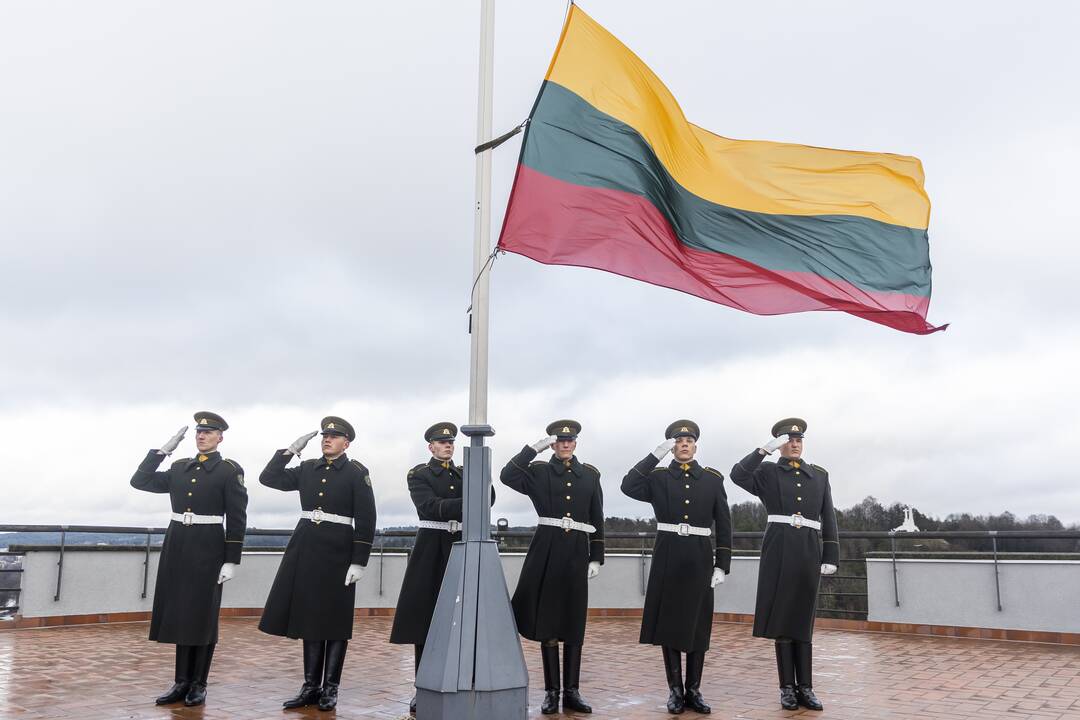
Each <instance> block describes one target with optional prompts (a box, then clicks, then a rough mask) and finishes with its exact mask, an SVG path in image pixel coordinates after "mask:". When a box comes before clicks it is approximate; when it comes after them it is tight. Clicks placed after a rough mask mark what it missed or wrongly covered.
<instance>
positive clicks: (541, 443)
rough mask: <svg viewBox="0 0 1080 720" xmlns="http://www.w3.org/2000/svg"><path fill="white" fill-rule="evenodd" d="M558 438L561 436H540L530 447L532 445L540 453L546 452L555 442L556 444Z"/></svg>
mask: <svg viewBox="0 0 1080 720" xmlns="http://www.w3.org/2000/svg"><path fill="white" fill-rule="evenodd" d="M558 439H559V438H557V437H555V436H554V435H548V436H547V437H546V438H540V439H539V440H537V441H536V442H534V443H533V444H532V445H530V446H529V447H531V448H532V449H533V450H535V451H536V452H538V453H539V452H544V451H545V450H547V449H548V448H549V447H551V446H552V445H553V444H555V441H556V440H558Z"/></svg>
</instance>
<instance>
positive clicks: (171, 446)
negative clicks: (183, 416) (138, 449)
mask: <svg viewBox="0 0 1080 720" xmlns="http://www.w3.org/2000/svg"><path fill="white" fill-rule="evenodd" d="M187 429H188V426H187V425H185V426H184V427H182V428H180V430H179V431H178V432H177V433H176V434H175V435H173V436H172V437H171V438H169V439H168V440H167V441H165V444H164V445H162V446H161V449H160V450H158V452H159V453H161V454H162V455H172V454H173V450H175V449H176V446H177V445H179V444H180V441H181V440H183V439H184V435H185V434H186V433H187Z"/></svg>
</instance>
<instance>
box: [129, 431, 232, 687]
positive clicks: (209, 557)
mask: <svg viewBox="0 0 1080 720" xmlns="http://www.w3.org/2000/svg"><path fill="white" fill-rule="evenodd" d="M228 427H229V424H228V423H226V422H225V420H223V419H222V417H221V416H220V415H217V414H215V413H212V412H198V413H195V446H196V448H197V449H198V451H199V452H198V454H197V455H196V456H195V457H193V458H183V459H182V460H177V461H176V462H174V463H173V464H172V465H170V466H169V469H168V470H165V471H163V472H155V471H156V470H157V468H158V466H159V465H161V461H162V460H164V459H165V457H166V456H167V455H171V454H172V452H173V451H174V450H176V448H177V446H178V445H179V444H180V441H181V440H183V439H184V435H185V434H186V433H187V429H188V428H187V426H186V425H185V426H184V427H182V428H180V431H179V432H178V433H176V435H174V436H173V437H171V438H170V439H169V441H168V442H166V443H165V444H164V445H162V446H161V449H160V450H151V451H150V452H149V453H147V455H146V459H144V460H143V461H142V463H141V464H140V465H139V469H138V470H136V471H135V474H134V475H132V476H131V486H132V487H134V488H137V489H139V490H145V491H146V492H152V493H169V501H170V503H171V505H172V520H171V521H170V522H169V528H168V529H167V530H166V531H165V541H164V543H163V544H162V546H161V556H160V558H159V560H158V573H157V584H156V585H155V586H154V611H153V614H152V615H151V618H150V639H151V640H156V641H158V642H162V643H174V644H175V645H176V676H175V678H174V684H173V686H172V688H171V689H170V690H169V691H168V692H167V693H165V694H164V695H162V696H161V697H159V698H158V699H157V700H156V702H157V704H158V705H168V704H170V703H175V702H179V701H181V700H183V701H184V705H187V706H189V707H190V706H193V705H202V704H203V703H204V702H206V679H207V677H208V676H209V675H210V662H211V660H213V657H214V646H215V645H216V644H217V639H218V611H219V610H220V608H221V585H222V583H224V582H225V581H227V580H230V579H232V577H233V574H234V572H235V569H236V566H237V565H239V564H240V552H241V550H242V549H243V547H244V530H245V528H246V525H247V489H246V488H245V487H244V470H243V469H242V468H241V467H240V465H238V464H237V463H235V462H233V461H232V460H229V459H227V458H223V457H221V453H219V452H218V450H217V448H218V445H220V444H221V441H222V433H224V431H225V430H227V429H228ZM222 521H224V522H225V527H222Z"/></svg>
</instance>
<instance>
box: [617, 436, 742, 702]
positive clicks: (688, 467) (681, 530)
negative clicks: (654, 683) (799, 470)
mask: <svg viewBox="0 0 1080 720" xmlns="http://www.w3.org/2000/svg"><path fill="white" fill-rule="evenodd" d="M664 437H665V438H667V439H666V440H665V441H664V442H663V443H661V444H660V445H659V446H657V448H656V449H655V450H653V452H652V453H651V454H649V455H646V456H645V459H644V460H642V461H641V462H639V463H638V464H637V465H635V466H634V467H633V468H631V469H630V472H628V473H627V474H626V477H624V478H623V481H622V491H623V492H624V493H625V494H627V495H629V496H630V497H632V498H634V499H635V500H641V501H642V502H647V503H650V504H651V505H652V507H653V512H654V513H655V514H656V531H657V532H656V544H655V545H654V546H653V555H652V568H651V569H650V571H649V584H648V588H647V589H646V591H645V609H644V611H643V613H642V617H641V637H640V640H639V642H641V643H643V644H652V645H659V646H660V647H661V649H662V650H663V654H664V670H665V672H666V674H667V681H668V688H669V689H670V693H669V694H668V702H667V709H668V712H669V713H671V714H673V715H679V714H681V713H682V712H683V709H684V708H690V709H691V710H694V711H696V712H699V713H708V712H711V711H712V709H711V708H710V707H709V706H708V705H707V704H706V703H705V699H704V698H703V697H702V696H701V674H702V671H703V669H704V666H705V653H706V651H708V649H709V637H710V635H711V633H712V619H713V588H715V587H716V586H717V585H718V584H720V583H722V582H724V577H725V575H727V574H728V573H729V572H730V571H731V513H730V510H729V509H728V503H727V493H725V492H724V476H723V475H721V474H720V473H719V472H717V471H716V470H713V469H712V468H710V467H702V466H701V465H699V464H698V463H697V461H696V460H694V455H695V454H696V453H697V441H698V438H699V437H701V431H700V429H699V428H698V425H697V423H695V422H693V421H691V420H676V421H675V422H673V423H671V425H668V427H667V430H666V431H665V432H664ZM672 451H674V454H675V459H674V460H672V461H671V464H670V465H666V466H664V467H657V463H659V462H660V461H661V460H663V459H664V457H665V456H667V454H668V453H669V452H672ZM713 527H715V528H716V549H715V553H714V550H713V543H712V541H711V540H710V539H709V536H710V535H712V528H713ZM684 652H685V653H686V682H685V684H684V683H683V675H682V655H681V653H684Z"/></svg>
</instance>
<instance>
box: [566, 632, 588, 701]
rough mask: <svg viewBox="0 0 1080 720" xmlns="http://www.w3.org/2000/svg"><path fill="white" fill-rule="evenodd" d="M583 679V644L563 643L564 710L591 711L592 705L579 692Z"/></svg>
mask: <svg viewBox="0 0 1080 720" xmlns="http://www.w3.org/2000/svg"><path fill="white" fill-rule="evenodd" d="M580 679H581V646H580V645H571V644H569V643H563V694H562V706H563V710H573V711H574V712H579V713H591V712H592V706H590V705H589V703H587V702H585V700H584V698H582V697H581V693H580V692H578V682H579V681H580Z"/></svg>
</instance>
